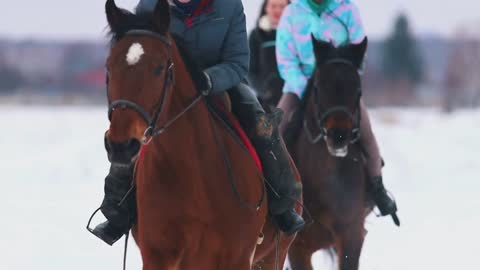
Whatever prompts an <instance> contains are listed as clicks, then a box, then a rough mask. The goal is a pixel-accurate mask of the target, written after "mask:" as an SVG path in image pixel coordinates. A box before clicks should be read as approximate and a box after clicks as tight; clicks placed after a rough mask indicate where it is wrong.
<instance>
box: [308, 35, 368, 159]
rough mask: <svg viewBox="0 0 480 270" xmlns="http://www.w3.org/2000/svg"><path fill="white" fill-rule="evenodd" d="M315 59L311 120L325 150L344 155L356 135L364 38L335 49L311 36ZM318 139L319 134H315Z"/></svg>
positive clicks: (358, 120) (364, 49)
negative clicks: (359, 71) (324, 145)
mask: <svg viewBox="0 0 480 270" xmlns="http://www.w3.org/2000/svg"><path fill="white" fill-rule="evenodd" d="M312 40H313V46H314V51H315V58H316V61H317V68H316V70H315V73H314V77H313V82H312V83H313V87H314V89H313V96H312V97H313V99H314V119H315V122H316V124H317V126H318V128H319V129H320V133H321V137H322V138H323V139H324V140H325V142H326V144H327V148H328V151H329V152H330V154H331V155H333V156H336V157H345V156H347V154H348V146H349V145H350V144H352V143H354V142H355V141H357V140H358V138H359V124H360V117H361V116H360V97H361V95H362V90H361V85H362V83H361V79H360V75H359V73H358V70H359V69H360V68H361V65H362V63H363V59H364V56H365V52H366V49H367V38H365V39H364V40H363V42H362V43H360V44H350V45H347V46H343V47H339V48H336V47H335V46H333V45H332V44H330V43H327V42H323V41H319V40H316V39H315V38H313V37H312ZM319 138H320V137H319Z"/></svg>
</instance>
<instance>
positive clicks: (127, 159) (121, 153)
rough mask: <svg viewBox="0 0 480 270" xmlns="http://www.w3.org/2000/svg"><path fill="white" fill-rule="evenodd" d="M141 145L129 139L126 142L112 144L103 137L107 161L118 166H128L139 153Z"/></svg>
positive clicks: (136, 140) (133, 139)
mask: <svg viewBox="0 0 480 270" xmlns="http://www.w3.org/2000/svg"><path fill="white" fill-rule="evenodd" d="M141 146H142V144H141V143H140V141H139V140H138V139H136V138H132V139H129V140H128V141H126V142H120V143H118V142H113V141H111V140H109V139H108V137H107V136H105V149H106V150H107V154H108V160H109V161H110V163H112V164H116V165H120V166H129V165H130V164H132V163H133V162H135V159H136V158H137V157H138V154H139V153H140V148H141Z"/></svg>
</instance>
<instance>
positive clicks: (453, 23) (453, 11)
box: [0, 0, 480, 40]
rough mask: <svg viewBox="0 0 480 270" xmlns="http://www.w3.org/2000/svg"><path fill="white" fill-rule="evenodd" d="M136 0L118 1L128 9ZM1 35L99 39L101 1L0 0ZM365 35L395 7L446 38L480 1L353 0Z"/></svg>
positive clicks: (477, 17) (252, 6)
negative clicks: (359, 14) (0, 1)
mask: <svg viewBox="0 0 480 270" xmlns="http://www.w3.org/2000/svg"><path fill="white" fill-rule="evenodd" d="M137 1H138V0H117V4H118V5H119V6H122V7H126V8H132V7H133V6H134V5H135V4H136V3H137ZM2 2H3V4H2V10H1V14H0V37H10V38H20V39H23V38H47V39H89V40H94V39H100V38H102V37H103V35H104V32H103V30H104V28H105V25H106V21H105V15H104V7H103V6H104V3H105V1H104V0H81V1H72V0H2ZM243 2H244V5H245V9H246V13H247V18H248V26H249V27H251V26H252V25H253V22H254V20H255V17H256V16H257V10H258V6H259V3H260V2H261V1H260V0H243ZM356 3H357V5H358V6H359V8H360V10H361V13H362V17H363V20H364V24H365V28H366V31H367V33H368V34H369V35H370V36H371V37H382V36H384V35H385V34H386V33H387V32H388V31H389V29H390V28H391V25H392V20H393V18H394V17H395V15H396V14H397V13H398V12H399V11H404V12H406V13H407V14H408V15H409V16H410V18H411V21H412V26H413V28H414V29H415V32H417V33H423V34H424V33H432V34H441V35H443V36H451V35H452V34H453V33H454V32H455V30H456V29H457V28H458V26H459V25H463V24H470V25H471V24H475V23H476V24H478V25H479V28H480V11H479V10H480V3H479V2H478V1H475V0H454V1H453V0H450V1H446V0H443V1H441V0H403V1H402V0H357V1H356Z"/></svg>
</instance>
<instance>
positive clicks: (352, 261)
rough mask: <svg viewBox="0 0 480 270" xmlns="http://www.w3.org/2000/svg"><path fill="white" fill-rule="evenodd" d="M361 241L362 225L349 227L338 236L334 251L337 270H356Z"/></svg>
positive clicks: (362, 238)
mask: <svg viewBox="0 0 480 270" xmlns="http://www.w3.org/2000/svg"><path fill="white" fill-rule="evenodd" d="M363 240H364V227H363V224H357V225H349V226H348V227H346V228H345V229H344V230H342V231H341V232H340V233H339V234H338V238H337V243H336V249H337V253H338V254H337V255H338V266H339V268H338V269H339V270H358V268H359V261H360V254H361V252H362V246H363Z"/></svg>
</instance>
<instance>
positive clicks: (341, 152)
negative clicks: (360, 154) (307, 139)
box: [325, 129, 351, 158]
mask: <svg viewBox="0 0 480 270" xmlns="http://www.w3.org/2000/svg"><path fill="white" fill-rule="evenodd" d="M350 141H351V134H350V132H349V130H345V129H330V130H328V131H327V132H326V136H325V143H326V144H327V148H328V152H329V153H330V155H332V156H334V157H339V158H344V157H346V156H347V155H348V147H349V145H350Z"/></svg>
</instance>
